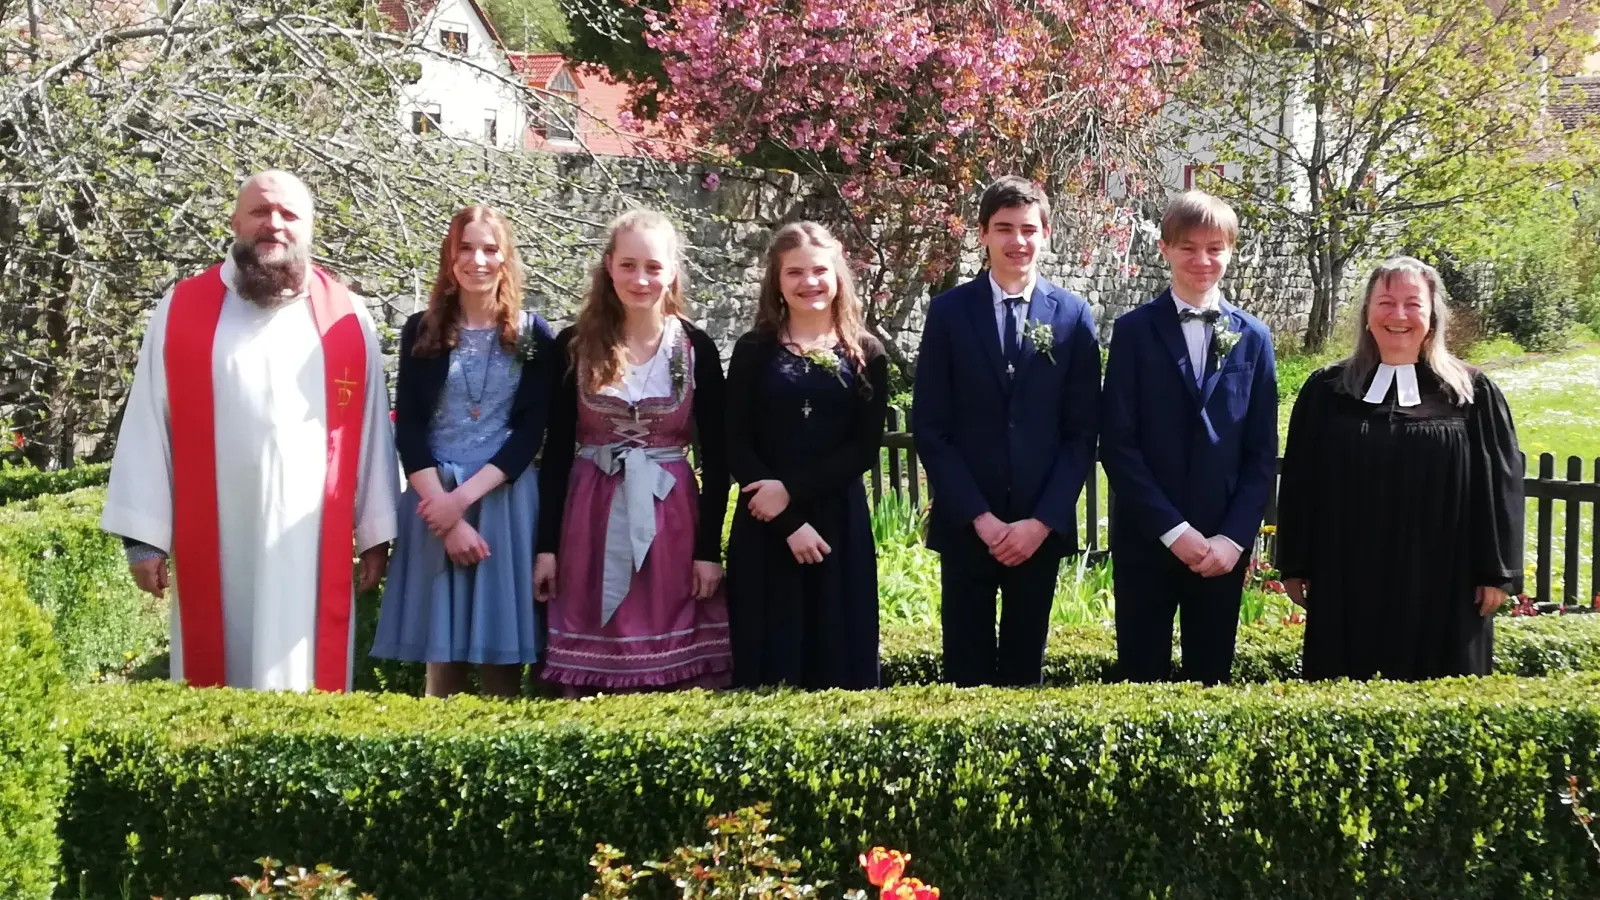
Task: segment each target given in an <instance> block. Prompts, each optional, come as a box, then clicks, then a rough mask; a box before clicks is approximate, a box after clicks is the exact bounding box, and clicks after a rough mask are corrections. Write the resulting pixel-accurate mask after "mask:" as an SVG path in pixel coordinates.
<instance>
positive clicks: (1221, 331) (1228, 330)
mask: <svg viewBox="0 0 1600 900" xmlns="http://www.w3.org/2000/svg"><path fill="white" fill-rule="evenodd" d="M1242 337H1244V334H1243V333H1242V332H1238V331H1234V330H1233V317H1232V316H1230V315H1227V314H1226V313H1224V314H1223V316H1222V318H1220V319H1218V320H1217V324H1216V325H1215V326H1213V327H1212V329H1211V343H1212V346H1213V347H1215V348H1216V351H1217V362H1219V363H1220V362H1221V361H1222V360H1224V359H1226V358H1227V356H1228V351H1230V350H1232V349H1233V348H1234V347H1235V346H1237V345H1238V343H1239V339H1240V338H1242Z"/></svg>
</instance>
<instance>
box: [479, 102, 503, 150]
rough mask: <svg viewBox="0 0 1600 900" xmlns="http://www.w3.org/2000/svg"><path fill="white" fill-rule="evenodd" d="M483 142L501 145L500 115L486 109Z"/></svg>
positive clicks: (484, 112)
mask: <svg viewBox="0 0 1600 900" xmlns="http://www.w3.org/2000/svg"><path fill="white" fill-rule="evenodd" d="M483 140H484V142H485V143H489V144H498V143H500V114H499V112H497V111H495V110H492V109H486V110H484V111H483Z"/></svg>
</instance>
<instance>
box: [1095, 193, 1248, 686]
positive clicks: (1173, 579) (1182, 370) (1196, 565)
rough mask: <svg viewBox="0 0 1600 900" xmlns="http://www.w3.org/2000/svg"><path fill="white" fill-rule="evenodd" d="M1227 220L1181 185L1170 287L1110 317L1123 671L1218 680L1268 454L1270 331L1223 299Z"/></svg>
mask: <svg viewBox="0 0 1600 900" xmlns="http://www.w3.org/2000/svg"><path fill="white" fill-rule="evenodd" d="M1238 236H1239V220H1238V218H1237V217H1236V216H1235V215H1234V212H1233V210H1232V209H1231V208H1229V207H1228V205H1227V204H1226V203H1223V202H1222V201H1221V200H1219V199H1217V198H1216V197H1212V196H1210V195H1209V194H1204V193H1201V192H1199V191H1191V192H1189V193H1186V194H1183V195H1181V196H1178V197H1176V198H1174V199H1173V201H1172V202H1171V203H1170V204H1169V205H1168V206H1167V211H1166V214H1165V215H1164V216H1163V217H1162V220H1161V241H1160V243H1159V246H1160V249H1161V255H1162V256H1163V257H1164V258H1165V259H1166V261H1167V265H1168V266H1170V267H1171V269H1172V288H1171V289H1170V290H1168V291H1166V292H1164V293H1162V294H1161V296H1159V297H1157V298H1155V299H1154V300H1151V301H1150V302H1148V303H1146V304H1144V305H1142V306H1140V307H1138V308H1137V309H1134V310H1131V311H1129V312H1128V313H1127V314H1125V315H1123V316H1122V317H1120V318H1119V319H1117V323H1116V327H1115V329H1114V330H1113V332H1112V336H1111V352H1110V355H1109V357H1108V358H1107V361H1106V383H1105V398H1104V399H1105V409H1104V416H1103V419H1102V423H1101V433H1100V458H1101V462H1102V464H1103V465H1104V466H1105V469H1106V477H1107V478H1108V479H1109V481H1110V484H1111V494H1112V503H1111V559H1112V567H1113V577H1114V581H1115V587H1116V595H1117V662H1118V664H1119V665H1120V667H1121V670H1122V676H1123V677H1124V678H1127V679H1130V680H1132V681H1161V680H1165V679H1166V678H1167V677H1168V676H1169V675H1170V673H1171V665H1172V617H1173V613H1174V612H1177V613H1178V614H1179V617H1180V630H1181V632H1182V641H1183V669H1184V671H1183V676H1184V677H1185V678H1186V679H1188V680H1193V681H1200V682H1203V683H1205V684H1218V683H1221V682H1225V681H1227V680H1228V675H1229V672H1230V671H1231V669H1232V668H1233V647H1234V635H1235V632H1236V630H1237V626H1238V623H1239V598H1240V595H1241V594H1242V593H1243V588H1244V575H1245V569H1246V567H1247V566H1248V564H1249V561H1250V553H1249V550H1248V548H1250V547H1252V546H1254V544H1255V538H1256V532H1257V530H1258V529H1259V528H1260V527H1261V517H1262V514H1263V513H1264V512H1265V511H1266V506H1267V496H1268V495H1269V494H1270V492H1271V489H1272V482H1273V479H1274V478H1275V477H1276V471H1277V469H1276V466H1277V457H1278V375H1277V369H1276V366H1275V364H1274V362H1273V356H1272V337H1271V335H1270V334H1269V333H1268V332H1267V328H1266V326H1265V325H1263V324H1261V322H1260V321H1258V320H1257V319H1256V318H1255V317H1253V316H1251V315H1250V314H1248V313H1246V312H1244V311H1243V310H1241V309H1239V308H1237V307H1235V306H1233V305H1232V304H1230V303H1228V301H1226V300H1224V299H1223V297H1222V291H1221V290H1220V289H1219V288H1218V283H1219V282H1221V280H1222V275H1223V273H1224V272H1226V271H1227V269H1228V263H1229V262H1230V261H1231V260H1232V258H1233V250H1234V244H1235V243H1236V242H1237V240H1238Z"/></svg>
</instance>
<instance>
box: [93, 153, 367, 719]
mask: <svg viewBox="0 0 1600 900" xmlns="http://www.w3.org/2000/svg"><path fill="white" fill-rule="evenodd" d="M313 214H314V210H313V205H312V200H311V195H310V192H309V191H307V190H306V187H305V185H304V184H303V183H301V181H300V180H299V179H298V178H296V177H294V176H293V175H291V174H289V173H287V172H278V171H269V172H262V173H260V174H257V175H254V176H252V177H251V178H250V179H249V180H248V181H246V182H245V183H244V186H243V187H242V188H241V189H240V192H239V198H238V203H237V206H236V207H235V209H234V213H233V219H232V224H233V233H234V244H233V248H232V251H231V252H230V254H229V256H228V258H227V259H225V260H224V261H223V262H222V263H221V264H220V265H217V266H214V267H212V268H211V269H209V270H207V271H206V272H204V273H202V274H200V275H197V276H194V277H192V278H187V279H184V280H183V281H180V282H179V283H178V284H177V285H176V286H175V287H174V288H173V289H172V290H171V291H169V292H168V293H167V295H166V296H165V297H163V298H162V299H161V302H160V303H158V304H157V305H156V309H155V312H154V313H153V314H152V315H151V317H150V324H149V329H148V331H147V332H146V333H145V337H144V345H143V347H142V348H141V349H140V352H139V365H138V369H137V371H136V373H135V375H134V381H133V388H132V391H131V392H130V394H129V396H128V405H127V409H126V411H125V412H124V414H123V420H122V428H121V431H120V433H119V434H118V437H117V450H116V456H115V457H114V459H113V461H112V465H111V486H110V489H109V492H108V495H107V498H106V507H105V514H104V516H103V517H102V519H101V523H100V524H101V527H102V528H104V529H105V530H106V531H108V532H111V533H113V534H116V535H120V536H121V537H122V538H123V542H124V544H125V545H126V547H127V552H128V561H129V566H130V568H131V569H132V572H133V577H134V580H135V581H136V582H138V584H139V587H140V588H142V589H143V590H145V591H148V592H150V593H151V594H154V595H155V596H157V597H160V596H162V595H163V594H164V593H165V591H166V588H167V587H168V586H169V584H170V585H171V586H172V587H173V588H174V590H173V594H174V597H173V603H172V617H171V623H172V629H171V631H172V678H173V680H174V681H186V682H187V683H189V684H190V685H195V686H214V685H229V686H233V687H243V688H255V689H261V690H294V691H305V690H310V689H313V688H315V689H318V690H327V691H345V690H349V689H350V680H351V659H352V651H353V649H354V646H355V645H354V627H353V625H354V615H353V613H354V601H353V597H352V588H354V589H355V590H358V591H365V590H368V589H370V588H372V587H374V586H376V585H377V583H378V581H379V580H380V579H381V578H382V577H383V571H384V568H385V566H386V565H387V564H388V555H389V542H390V541H391V540H393V538H394V536H395V530H396V516H395V508H396V506H395V501H396V496H397V493H398V481H399V475H398V472H399V469H398V465H397V462H396V459H395V450H394V436H393V433H392V432H391V430H390V424H389V397H388V390H387V387H386V384H385V376H384V371H383V361H382V359H381V357H380V356H379V348H378V338H377V332H376V329H374V327H373V324H372V319H371V317H370V316H369V315H368V313H367V310H366V308H365V306H363V304H362V302H361V300H360V299H359V298H357V297H354V296H352V295H350V293H349V292H348V291H346V290H345V288H344V287H343V286H342V285H341V284H340V283H339V282H337V281H335V280H334V278H333V277H332V276H331V275H329V274H328V273H326V272H324V271H322V270H321V269H319V268H317V267H316V266H314V265H312V264H311V252H310V246H311V235H312V220H313ZM352 549H354V550H355V551H356V552H358V553H359V554H360V577H359V579H357V578H356V577H355V576H354V574H353V573H352V568H353V566H352V563H351V557H352ZM169 557H170V558H171V561H172V564H173V565H174V566H175V571H174V570H173V569H169V563H168V559H169ZM174 576H175V579H176V580H175V581H173V578H174Z"/></svg>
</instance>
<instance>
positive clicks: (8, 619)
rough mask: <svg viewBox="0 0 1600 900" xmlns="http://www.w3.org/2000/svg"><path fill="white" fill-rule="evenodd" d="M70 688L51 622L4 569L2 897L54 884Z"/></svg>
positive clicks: (0, 621) (39, 895)
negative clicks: (62, 721) (60, 715)
mask: <svg viewBox="0 0 1600 900" xmlns="http://www.w3.org/2000/svg"><path fill="white" fill-rule="evenodd" d="M65 690H66V679H65V677H64V676H63V675H62V673H61V656H60V653H59V652H58V651H57V649H56V645H55V641H54V640H53V639H52V638H51V636H50V623H49V622H48V621H47V620H46V619H45V616H44V614H43V613H42V612H40V610H39V608H38V607H36V606H34V605H33V604H32V603H30V602H28V597H27V594H26V593H24V591H23V589H22V582H21V581H20V580H19V579H18V578H17V577H16V576H15V575H14V574H13V573H12V572H10V571H9V570H8V569H7V568H6V567H5V565H4V564H3V563H0V897H6V898H17V900H45V898H48V897H49V896H50V893H51V889H52V888H53V887H54V886H55V876H56V864H57V860H58V851H59V847H60V842H59V841H58V840H57V839H56V829H55V823H56V814H57V812H58V810H59V808H60V805H61V798H62V796H63V794H64V793H65V792H66V785H67V780H66V776H67V765H66V757H65V754H64V753H63V752H62V744H61V737H60V735H59V734H57V732H56V727H55V726H56V713H57V711H58V709H59V708H60V705H61V701H62V697H63V694H64V692H65Z"/></svg>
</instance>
